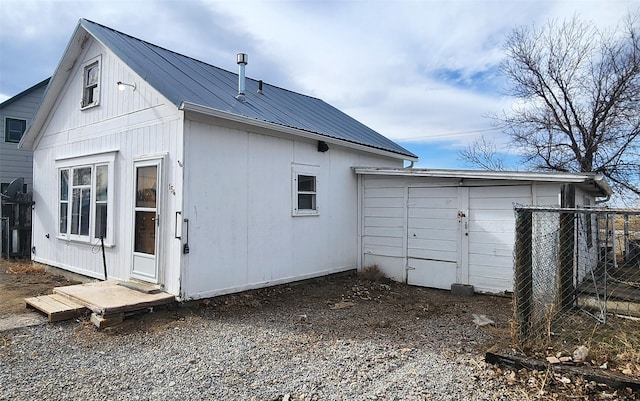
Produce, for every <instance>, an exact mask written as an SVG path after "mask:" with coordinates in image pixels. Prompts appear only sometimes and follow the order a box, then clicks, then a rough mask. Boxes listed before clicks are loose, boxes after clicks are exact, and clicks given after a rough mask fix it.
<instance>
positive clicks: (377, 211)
mask: <svg viewBox="0 0 640 401" xmlns="http://www.w3.org/2000/svg"><path fill="white" fill-rule="evenodd" d="M362 188H363V189H362V222H361V223H360V224H361V225H362V239H361V242H362V245H361V246H362V268H367V267H370V266H374V265H377V266H378V268H380V269H381V270H382V271H383V272H384V273H385V275H386V276H387V277H389V278H392V279H393V280H396V281H403V282H404V281H406V279H407V273H406V264H407V261H406V258H407V247H406V243H407V225H406V224H407V223H406V219H407V196H408V193H407V180H406V179H405V178H403V177H387V176H375V175H373V176H363V177H362Z"/></svg>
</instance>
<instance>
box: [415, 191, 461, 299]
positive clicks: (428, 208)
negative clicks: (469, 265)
mask: <svg viewBox="0 0 640 401" xmlns="http://www.w3.org/2000/svg"><path fill="white" fill-rule="evenodd" d="M468 193H469V192H468V188H459V187H438V188H409V199H408V233H407V234H408V237H407V264H408V266H407V283H408V284H412V285H420V286H425V287H432V288H441V289H450V288H451V284H453V283H456V282H460V278H461V277H462V276H463V271H462V270H463V268H464V266H465V265H466V257H467V255H468V251H467V250H466V247H467V245H466V244H467V241H466V239H464V238H462V237H467V231H466V228H467V221H466V215H467V214H468V212H467V210H466V206H465V207H464V208H462V209H461V208H460V206H464V205H467V204H468Z"/></svg>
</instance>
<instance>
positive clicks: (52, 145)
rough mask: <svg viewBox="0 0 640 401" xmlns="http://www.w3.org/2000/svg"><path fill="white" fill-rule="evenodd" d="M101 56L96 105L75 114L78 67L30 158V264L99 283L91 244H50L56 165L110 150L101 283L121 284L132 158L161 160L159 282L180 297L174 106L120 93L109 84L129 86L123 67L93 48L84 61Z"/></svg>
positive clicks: (144, 93) (128, 240) (154, 96)
mask: <svg viewBox="0 0 640 401" xmlns="http://www.w3.org/2000/svg"><path fill="white" fill-rule="evenodd" d="M97 54H102V58H101V59H102V67H101V80H100V84H101V91H100V92H101V93H100V96H101V98H100V105H99V106H97V107H93V108H90V109H86V110H82V111H81V110H80V99H81V95H82V89H81V84H82V67H83V66H82V64H80V63H78V64H76V66H75V71H74V72H73V74H72V75H71V76H72V78H71V79H70V82H68V84H67V85H66V88H67V90H66V91H64V92H63V93H62V94H61V96H59V97H58V99H57V101H56V105H55V107H54V109H53V110H55V113H54V114H52V115H50V116H48V118H47V123H46V125H45V126H44V127H43V129H42V135H41V136H40V137H39V138H38V141H37V142H36V149H35V152H34V156H35V163H34V200H35V202H36V206H35V208H36V209H35V210H36V212H35V214H34V221H33V245H34V246H35V249H36V251H35V254H34V260H36V261H38V262H42V263H46V264H49V265H52V266H57V267H61V268H65V269H67V270H70V271H74V272H77V273H80V274H84V275H87V276H90V277H96V278H102V277H103V276H104V273H103V270H104V268H103V263H102V255H101V252H100V251H99V248H98V247H97V246H96V244H87V243H81V242H74V241H66V240H62V239H59V238H56V233H57V230H58V210H57V207H58V199H57V196H58V187H57V186H58V177H57V174H58V172H57V164H56V159H58V160H59V159H61V158H74V157H79V156H87V155H92V154H97V153H100V152H107V151H115V152H116V157H115V163H114V170H115V171H113V172H112V174H114V177H115V185H114V186H115V187H114V188H109V191H114V199H115V204H114V205H113V209H112V210H113V212H114V214H115V215H114V216H113V220H112V222H113V225H112V227H110V229H112V230H115V231H114V243H113V244H109V247H107V248H106V250H105V254H106V264H107V269H108V277H109V278H114V279H122V280H127V279H129V277H130V269H131V255H132V231H133V229H132V224H133V223H132V216H133V212H132V206H133V181H132V180H133V159H134V158H136V157H139V156H143V155H148V154H166V163H165V166H164V168H165V171H164V173H165V176H166V177H167V180H166V187H165V188H161V190H159V191H158V194H159V196H163V198H164V201H165V203H164V209H163V213H162V215H161V216H160V224H161V230H162V233H163V237H162V240H161V244H160V249H161V260H160V270H161V272H162V273H161V274H162V276H161V283H162V284H164V285H165V286H166V290H167V291H169V292H171V293H174V294H177V293H178V292H179V286H180V284H179V275H180V246H181V244H180V241H179V240H176V239H173V231H174V224H175V222H174V220H175V212H176V211H180V210H181V204H182V195H181V194H182V191H181V188H182V169H181V168H180V166H179V163H178V162H179V161H180V162H182V137H181V132H182V128H181V127H182V122H181V121H182V120H181V113H179V112H178V111H177V110H176V108H175V106H173V105H171V104H168V102H167V101H166V99H164V98H163V97H162V96H160V95H158V93H157V92H155V90H153V89H152V88H150V87H149V86H147V85H145V84H144V83H143V82H142V81H139V80H138V81H136V86H137V87H136V90H135V91H131V90H125V91H119V90H118V88H117V85H116V82H117V81H119V80H122V81H127V80H129V81H133V80H134V78H133V74H132V73H131V72H130V71H129V69H128V67H126V66H124V65H123V64H121V63H120V61H119V60H118V59H117V58H115V57H114V56H113V55H112V54H111V53H110V52H108V51H105V49H103V48H102V47H101V46H100V45H98V44H97V43H95V42H93V43H92V44H91V45H90V46H88V48H87V52H86V54H85V55H83V56H82V59H83V60H86V59H90V58H91V57H94V56H95V55H97Z"/></svg>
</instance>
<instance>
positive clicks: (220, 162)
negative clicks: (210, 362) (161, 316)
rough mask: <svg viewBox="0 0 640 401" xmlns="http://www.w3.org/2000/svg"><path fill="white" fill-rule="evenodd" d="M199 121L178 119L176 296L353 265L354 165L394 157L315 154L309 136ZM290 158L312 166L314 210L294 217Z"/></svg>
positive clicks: (333, 149) (334, 150)
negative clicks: (182, 239) (181, 198)
mask: <svg viewBox="0 0 640 401" xmlns="http://www.w3.org/2000/svg"><path fill="white" fill-rule="evenodd" d="M200 120H202V121H194V120H188V123H187V125H186V127H185V140H186V145H185V152H186V154H185V160H186V161H185V194H186V195H185V211H184V217H185V218H188V219H189V246H190V252H189V254H188V255H185V256H184V257H183V260H184V262H185V267H184V269H183V270H184V281H183V283H184V286H183V293H182V294H181V295H182V297H183V298H185V299H197V298H204V297H210V296H214V295H219V294H224V293H230V292H236V291H241V290H244V289H248V288H257V287H262V286H265V285H270V284H275V283H282V282H287V281H294V280H300V279H304V278H307V277H314V276H320V275H323V274H326V273H330V272H336V271H343V270H347V269H353V268H355V267H356V263H357V259H358V246H357V245H358V242H357V226H358V213H357V211H358V202H357V177H356V175H355V173H354V172H353V170H352V167H353V166H358V165H371V164H374V165H386V166H396V167H398V164H400V161H398V160H393V159H389V158H384V157H379V156H372V155H367V154H365V153H359V152H354V151H352V150H348V149H345V148H341V147H340V146H337V145H330V149H329V151H327V152H325V153H321V152H318V151H317V143H316V142H311V141H298V140H294V139H293V138H287V137H285V136H279V137H274V136H270V135H264V134H257V133H251V132H247V131H243V130H239V129H237V128H231V127H227V126H224V123H222V122H220V121H215V120H211V121H205V120H206V119H200ZM292 164H303V165H308V166H312V167H313V168H315V169H317V171H318V176H317V205H318V209H319V214H318V215H317V216H292V212H291V202H292V187H291V180H292ZM372 202H376V201H372ZM382 218H388V217H387V216H383V217H382Z"/></svg>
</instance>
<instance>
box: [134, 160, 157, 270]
mask: <svg viewBox="0 0 640 401" xmlns="http://www.w3.org/2000/svg"><path fill="white" fill-rule="evenodd" d="M161 172H162V160H161V159H153V160H145V161H138V162H135V164H134V184H135V186H134V191H135V192H134V197H135V199H134V219H133V263H132V265H131V277H133V278H135V279H139V280H144V281H148V282H152V283H158V281H159V269H158V261H159V255H158V250H159V246H158V240H159V235H158V231H159V228H160V220H159V216H160V205H161V202H160V193H161V192H160V191H159V189H160V183H161V182H162V180H161V178H162V177H161Z"/></svg>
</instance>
